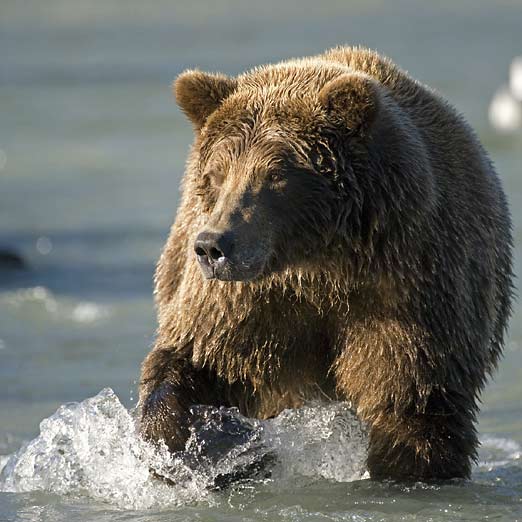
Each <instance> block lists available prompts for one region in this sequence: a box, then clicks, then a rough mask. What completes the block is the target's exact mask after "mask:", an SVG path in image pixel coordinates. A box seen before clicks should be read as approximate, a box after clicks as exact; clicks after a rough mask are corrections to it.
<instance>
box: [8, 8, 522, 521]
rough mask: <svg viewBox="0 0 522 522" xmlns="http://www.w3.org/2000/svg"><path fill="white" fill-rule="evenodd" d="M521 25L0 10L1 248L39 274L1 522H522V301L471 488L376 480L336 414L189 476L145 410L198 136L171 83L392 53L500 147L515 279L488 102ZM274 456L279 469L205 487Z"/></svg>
mask: <svg viewBox="0 0 522 522" xmlns="http://www.w3.org/2000/svg"><path fill="white" fill-rule="evenodd" d="M521 27H522V4H521V3H520V1H515V0H511V1H510V0H499V1H497V2H488V1H485V0H473V1H471V0H464V1H460V2H455V1H448V0H441V1H440V2H413V1H405V0H398V1H394V2H386V1H384V0H369V1H365V2H363V1H362V0H355V1H353V2H345V1H339V0H325V1H323V2H312V1H311V0H303V1H300V2H289V1H285V0H279V1H275V0H266V1H264V2H256V3H254V2H247V1H243V2H240V1H239V0H227V1H224V2H219V3H218V2H211V1H210V0H199V1H197V2H196V1H195V2H191V3H189V2H181V1H180V2H177V1H174V2H173V1H167V0H158V1H155V2H154V3H152V2H150V3H148V2H141V1H138V0H125V1H123V0H122V1H116V0H105V1H102V0H94V1H92V2H80V1H79V0H46V2H41V1H39V0H26V1H24V2H21V1H19V0H2V2H1V4H0V49H1V59H0V249H2V248H11V249H16V250H17V251H18V252H19V253H21V254H22V255H23V256H24V257H25V258H26V260H27V263H28V267H29V269H28V270H27V271H25V272H21V273H15V272H5V271H4V272H0V468H3V471H2V474H1V475H0V521H15V520H17V521H18V520H20V521H22V520H23V521H47V520H53V521H73V520H82V521H84V520H96V521H111V522H113V521H127V520H129V521H130V520H136V521H138V520H139V521H143V522H152V521H163V520H165V521H167V520H168V521H181V520H209V521H210V520H212V521H216V520H217V521H224V520H238V521H239V520H252V521H257V520H270V521H278V520H284V521H304V520H310V521H316V520H318V521H319V520H329V521H331V520H354V521H363V520H433V521H442V520H448V521H454V520H485V519H495V520H506V521H508V520H509V521H513V520H522V404H521V397H522V369H521V368H522V321H521V319H522V314H521V312H522V308H521V305H520V303H516V304H515V310H514V317H513V319H512V322H511V329H510V335H509V339H508V343H507V346H506V351H505V356H504V358H503V360H502V362H501V364H500V367H499V371H498V373H497V375H496V377H495V379H494V381H492V382H491V383H490V384H489V386H488V387H487V389H486V391H485V392H484V395H483V407H482V412H481V415H480V419H479V420H480V423H479V431H480V439H481V442H482V447H481V450H480V462H479V463H478V465H477V466H476V467H475V469H474V471H473V476H472V480H471V481H466V482H455V483H450V484H443V485H426V484H420V483H419V484H407V485H404V484H403V485H398V484H390V483H376V482H372V481H370V480H367V478H366V474H365V470H364V464H363V463H364V450H365V433H364V429H363V428H362V427H361V426H359V424H358V422H357V420H356V419H354V418H353V416H352V415H351V413H350V412H349V411H348V410H347V409H346V408H345V407H344V406H343V405H342V404H329V405H319V404H311V405H308V406H306V407H305V408H303V409H301V410H298V411H287V412H284V413H283V414H281V415H280V416H279V417H277V418H275V419H272V420H270V421H267V422H263V423H256V422H253V421H249V420H247V419H241V422H243V423H246V424H249V425H250V426H251V428H252V433H255V436H254V437H252V438H251V439H248V440H245V442H244V444H243V445H241V446H240V447H238V448H236V449H235V450H233V451H231V452H229V453H228V454H225V455H224V456H222V458H220V459H219V460H218V461H216V462H212V463H209V462H208V461H206V460H205V459H204V458H202V459H200V460H199V461H198V465H197V466H191V465H187V462H186V461H185V460H183V459H180V458H178V457H176V458H174V459H173V458H171V457H169V456H167V455H164V454H161V453H159V454H158V453H154V452H153V451H152V450H151V448H149V447H147V446H146V445H144V443H143V442H142V441H141V440H140V439H139V438H138V437H137V436H136V434H135V431H134V416H135V412H134V410H133V408H134V406H135V401H136V388H137V387H136V380H137V378H138V376H139V365H140V362H141V360H142V359H143V357H144V355H145V353H146V352H147V351H148V349H149V347H150V345H151V343H152V340H153V336H154V329H155V318H154V310H153V303H152V298H151V293H152V282H151V280H152V273H153V269H154V263H155V260H156V259H157V257H158V255H159V252H160V249H161V245H162V243H163V241H164V240H165V238H166V234H167V231H168V227H169V225H170V223H171V222H172V220H173V216H174V215H175V211H176V207H177V204H178V199H179V192H178V186H179V181H180V177H181V175H182V172H183V165H184V161H185V156H186V150H187V147H188V145H189V143H190V141H191V130H190V126H189V125H188V124H187V123H186V121H185V120H184V118H183V116H182V115H181V114H180V113H179V111H178V110H177V108H176V106H175V104H174V102H173V100H172V98H171V93H170V82H171V80H172V79H173V78H174V77H175V76H176V75H177V74H178V73H179V72H181V71H182V70H183V69H185V68H187V67H199V68H201V69H207V70H214V71H215V70H219V71H222V72H226V73H230V74H235V73H238V72H240V71H241V70H243V69H245V68H247V67H250V66H253V65H255V64H259V63H264V62H267V61H276V60H280V59H284V58H288V57H291V56H302V55H309V54H313V53H318V52H321V51H322V50H324V49H326V48H328V47H331V46H334V45H337V44H340V43H348V44H362V45H366V46H369V47H373V48H375V49H378V50H379V51H381V52H383V53H384V54H387V55H389V56H390V57H392V58H393V59H394V60H395V61H396V62H397V63H399V64H400V65H401V66H402V67H404V68H405V69H407V70H409V71H410V72H411V74H412V75H414V76H415V77H417V78H418V79H420V80H421V81H424V82H426V83H429V84H430V85H432V86H433V87H435V88H436V89H438V90H439V91H441V92H442V93H443V94H444V95H445V96H446V97H447V98H448V99H449V100H450V101H451V102H452V103H454V104H455V105H456V106H457V107H458V108H459V109H460V110H461V111H462V112H463V114H464V115H465V116H466V117H467V118H468V119H469V120H470V122H471V123H472V124H473V126H474V127H475V128H476V130H477V132H478V134H479V135H480V137H481V139H482V140H483V142H484V144H485V145H486V148H487V149H488V150H489V151H490V153H491V156H492V158H493V160H494V162H495V164H496V166H497V168H498V170H499V172H500V174H501V177H502V180H503V183H504V186H505V189H506V192H507V194H508V197H509V200H510V203H511V208H512V213H513V220H514V226H515V247H516V265H515V269H516V272H517V273H520V262H521V259H522V257H521V246H522V237H521V226H522V206H521V203H522V199H521V198H522V178H521V172H520V165H521V163H522V133H521V132H519V133H516V134H514V135H509V136H506V135H499V134H496V133H495V132H494V131H493V130H492V129H491V128H490V127H489V124H488V121H487V107H488V103H489V100H490V99H491V97H492V95H493V93H494V92H495V90H496V89H497V87H499V86H500V85H501V84H502V83H505V82H506V81H507V70H508V67H509V63H510V61H511V59H512V57H513V56H515V55H517V54H520V53H522V38H521V36H520V35H521ZM221 413H223V412H221ZM221 413H220V412H216V411H210V412H208V418H209V419H210V420H209V421H208V422H209V423H212V422H214V421H213V420H212V419H215V418H216V416H218V417H219V415H220V414H221ZM225 413H226V412H225ZM194 435H195V436H196V435H197V434H194ZM196 442H197V441H196ZM196 442H194V445H193V446H194V447H193V448H192V450H191V451H192V456H194V455H196V456H197V455H198V451H199V450H198V444H197V443H196ZM267 451H269V452H270V454H273V455H275V456H276V463H275V464H274V466H273V470H272V475H271V477H270V478H262V477H259V478H258V479H256V480H253V481H250V482H245V483H242V484H238V485H236V486H233V487H232V488H229V489H227V490H225V491H216V490H214V489H213V488H212V487H211V486H212V484H213V481H214V480H215V478H216V476H218V475H219V474H220V473H221V474H223V473H225V474H226V473H227V472H229V471H230V470H231V469H232V468H234V466H236V465H238V463H241V462H243V463H248V462H249V461H250V460H252V459H256V458H259V456H260V455H262V454H264V452H267ZM189 453H190V451H189ZM198 458H199V457H198ZM150 469H156V470H157V471H160V472H161V471H163V472H166V473H169V474H170V476H171V477H172V478H173V479H174V480H175V483H176V484H175V485H174V486H167V485H166V484H165V483H162V482H158V481H157V480H155V479H153V478H151V475H150Z"/></svg>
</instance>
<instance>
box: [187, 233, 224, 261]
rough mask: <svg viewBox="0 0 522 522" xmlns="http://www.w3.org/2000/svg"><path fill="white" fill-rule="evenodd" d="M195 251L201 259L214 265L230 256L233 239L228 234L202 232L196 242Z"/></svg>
mask: <svg viewBox="0 0 522 522" xmlns="http://www.w3.org/2000/svg"><path fill="white" fill-rule="evenodd" d="M194 251H195V252H196V255H197V256H198V259H199V260H200V261H206V262H208V263H210V264H211V265H213V264H216V263H218V262H224V261H225V260H226V259H227V258H228V257H230V253H231V251H232V241H231V240H230V237H229V236H228V235H227V234H223V233H220V232H201V233H200V234H199V235H198V237H197V238H196V241H195V243H194Z"/></svg>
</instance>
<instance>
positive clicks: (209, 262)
mask: <svg viewBox="0 0 522 522" xmlns="http://www.w3.org/2000/svg"><path fill="white" fill-rule="evenodd" d="M197 260H198V262H199V267H200V269H201V272H202V273H203V277H204V278H205V279H207V280H212V279H217V280H219V281H228V282H234V281H235V282H248V281H254V280H256V279H260V278H261V277H263V275H264V272H265V265H266V263H265V262H264V260H259V261H251V260H249V261H237V260H233V259H229V258H225V257H218V258H216V259H212V258H211V257H209V256H204V255H197Z"/></svg>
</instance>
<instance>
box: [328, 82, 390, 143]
mask: <svg viewBox="0 0 522 522" xmlns="http://www.w3.org/2000/svg"><path fill="white" fill-rule="evenodd" d="M380 97H381V95H380V86H379V84H378V83H377V81H375V80H374V79H372V78H370V77H369V76H367V75H365V74H358V73H353V74H343V75H342V76H340V77H339V78H336V79H335V80H332V81H330V82H328V83H327V84H326V85H325V86H324V87H323V88H322V89H321V91H320V92H319V102H320V103H321V105H322V106H323V107H324V109H325V110H326V111H327V112H328V114H329V115H330V117H332V119H333V120H334V121H337V122H339V123H341V124H344V125H345V126H346V127H347V129H348V130H349V132H350V134H352V135H364V134H366V133H367V132H368V131H369V130H370V128H371V126H372V125H373V123H374V122H375V120H376V118H377V115H378V113H379V109H380V106H381V102H380Z"/></svg>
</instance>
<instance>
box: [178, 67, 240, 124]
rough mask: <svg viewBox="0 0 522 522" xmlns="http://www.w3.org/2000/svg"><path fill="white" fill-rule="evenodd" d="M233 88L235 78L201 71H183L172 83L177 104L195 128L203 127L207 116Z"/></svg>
mask: <svg viewBox="0 0 522 522" xmlns="http://www.w3.org/2000/svg"><path fill="white" fill-rule="evenodd" d="M235 88H236V80H235V79H233V78H229V77H227V76H225V75H223V74H210V73H203V72H201V71H185V72H184V73H181V74H180V75H179V76H178V78H177V79H176V81H175V82H174V85H173V90H174V94H175V96H176V101H177V103H178V105H179V106H180V108H181V110H182V111H183V112H184V113H185V114H186V115H187V116H188V117H189V119H190V120H191V121H192V123H193V124H194V125H195V127H196V129H200V128H201V127H203V125H204V124H205V121H206V120H207V118H208V117H209V116H210V115H211V114H212V113H213V112H214V111H215V110H216V109H217V108H218V107H219V105H220V104H221V102H222V101H223V100H224V99H225V98H226V97H227V96H229V95H230V94H232V92H233V91H234V90H235Z"/></svg>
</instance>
